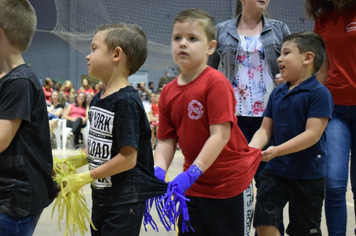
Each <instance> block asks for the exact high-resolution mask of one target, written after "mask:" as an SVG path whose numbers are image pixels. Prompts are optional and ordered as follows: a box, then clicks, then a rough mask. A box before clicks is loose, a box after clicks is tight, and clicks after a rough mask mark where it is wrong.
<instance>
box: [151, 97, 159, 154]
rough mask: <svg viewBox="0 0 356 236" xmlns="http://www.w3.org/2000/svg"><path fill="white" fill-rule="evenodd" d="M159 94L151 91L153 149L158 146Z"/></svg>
mask: <svg viewBox="0 0 356 236" xmlns="http://www.w3.org/2000/svg"><path fill="white" fill-rule="evenodd" d="M159 96H160V94H155V93H151V94H150V98H151V104H152V105H151V114H152V118H151V135H152V136H151V143H152V149H153V150H154V149H155V148H156V133H157V131H158V123H159V108H158V102H159Z"/></svg>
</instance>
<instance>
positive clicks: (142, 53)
mask: <svg viewBox="0 0 356 236" xmlns="http://www.w3.org/2000/svg"><path fill="white" fill-rule="evenodd" d="M99 31H107V32H106V36H105V40H104V42H105V43H106V46H107V47H108V50H110V51H114V50H115V48H116V47H121V49H122V51H123V52H124V53H125V55H126V59H127V60H126V65H125V67H126V69H127V70H128V71H129V75H132V74H134V73H135V72H136V71H137V70H138V69H140V67H141V66H142V65H143V63H145V61H146V58H147V54H148V52H147V39H146V35H145V33H144V32H143V30H142V29H141V27H140V26H138V25H136V24H127V23H117V24H105V25H101V26H99V27H98V28H97V29H96V31H95V33H97V32H99Z"/></svg>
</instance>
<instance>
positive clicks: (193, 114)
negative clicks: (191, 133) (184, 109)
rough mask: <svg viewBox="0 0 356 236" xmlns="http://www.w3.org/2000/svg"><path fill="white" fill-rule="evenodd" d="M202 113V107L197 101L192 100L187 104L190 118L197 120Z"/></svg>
mask: <svg viewBox="0 0 356 236" xmlns="http://www.w3.org/2000/svg"><path fill="white" fill-rule="evenodd" d="M203 114H204V107H203V105H202V104H201V103H200V102H199V101H197V100H192V101H191V102H190V103H189V104H188V116H189V118H190V119H192V120H199V119H200V118H201V117H202V116H203Z"/></svg>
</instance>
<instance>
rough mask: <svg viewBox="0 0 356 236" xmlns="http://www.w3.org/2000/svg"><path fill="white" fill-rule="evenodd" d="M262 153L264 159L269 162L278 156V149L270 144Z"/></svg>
mask: <svg viewBox="0 0 356 236" xmlns="http://www.w3.org/2000/svg"><path fill="white" fill-rule="evenodd" d="M261 154H262V161H265V162H267V161H269V160H272V159H273V158H275V157H277V156H278V150H277V148H276V147H275V146H270V147H269V148H267V149H266V150H264V151H262V152H261Z"/></svg>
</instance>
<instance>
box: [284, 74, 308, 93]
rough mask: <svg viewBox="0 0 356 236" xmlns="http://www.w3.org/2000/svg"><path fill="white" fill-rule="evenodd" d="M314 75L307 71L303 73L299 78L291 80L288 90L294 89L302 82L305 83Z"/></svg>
mask: <svg viewBox="0 0 356 236" xmlns="http://www.w3.org/2000/svg"><path fill="white" fill-rule="evenodd" d="M312 75H313V73H311V72H309V71H307V72H306V73H305V74H304V75H302V76H301V77H300V78H299V79H296V80H294V81H291V82H289V83H290V85H289V87H288V90H289V91H291V90H292V89H294V88H295V87H297V86H298V85H300V84H301V83H303V82H304V81H305V80H307V79H309V78H310V77H311V76H312Z"/></svg>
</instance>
